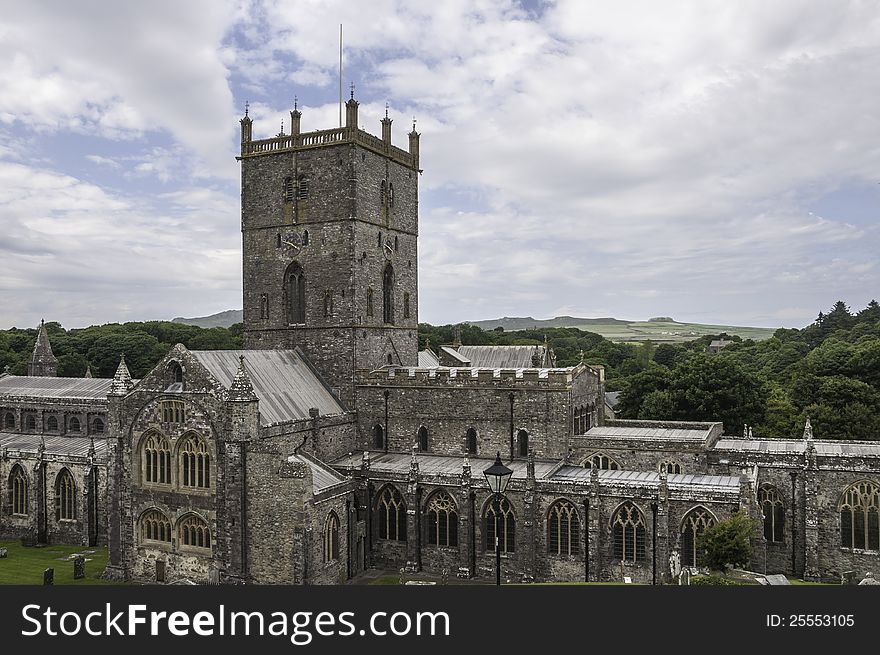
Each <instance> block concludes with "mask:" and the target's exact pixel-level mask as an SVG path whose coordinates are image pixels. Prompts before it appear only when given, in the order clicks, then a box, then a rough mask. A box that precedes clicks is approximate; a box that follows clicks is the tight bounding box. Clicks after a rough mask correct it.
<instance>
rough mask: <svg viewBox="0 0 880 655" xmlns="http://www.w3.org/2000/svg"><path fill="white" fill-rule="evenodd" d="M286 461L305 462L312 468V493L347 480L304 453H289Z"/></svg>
mask: <svg viewBox="0 0 880 655" xmlns="http://www.w3.org/2000/svg"><path fill="white" fill-rule="evenodd" d="M287 461H288V462H300V463H301V464H306V465H307V466H308V467H309V468H310V469H312V493H315V494H317V493H320V492H321V491H323V490H324V489H329V488H330V487H332V486H335V485H337V484H342V483H343V482H347V481H348V480H346V479H345V478H343V477H342V476H340V475H339V474H338V473H336V471H334V470H333V469H331V468H330V467H328V466H325V465H324V464H322V463H321V462H318V461H317V460H315V459H312V458H311V457H306V456H304V455H291V456H290V457H288V458H287Z"/></svg>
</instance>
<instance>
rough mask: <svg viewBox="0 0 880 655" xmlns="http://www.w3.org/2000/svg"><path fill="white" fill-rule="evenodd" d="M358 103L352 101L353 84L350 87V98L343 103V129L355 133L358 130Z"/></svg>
mask: <svg viewBox="0 0 880 655" xmlns="http://www.w3.org/2000/svg"><path fill="white" fill-rule="evenodd" d="M359 104H360V103H358V101H357V100H355V99H354V84H352V85H351V98H350V99H349V101H348V102H346V103H345V127H347V128H348V130H349V131H350V132H357V129H358V105H359Z"/></svg>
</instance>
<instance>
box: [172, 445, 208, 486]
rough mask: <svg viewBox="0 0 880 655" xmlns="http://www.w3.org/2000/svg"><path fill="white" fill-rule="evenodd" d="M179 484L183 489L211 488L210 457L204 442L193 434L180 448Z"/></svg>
mask: <svg viewBox="0 0 880 655" xmlns="http://www.w3.org/2000/svg"><path fill="white" fill-rule="evenodd" d="M180 482H181V484H182V485H183V486H184V487H194V488H197V489H208V488H210V487H211V455H210V454H209V453H208V446H207V445H206V444H205V442H204V441H203V440H202V439H199V438H198V437H197V436H196V435H194V434H190V435H189V436H188V437H186V439H185V440H184V442H183V443H182V444H181V447H180Z"/></svg>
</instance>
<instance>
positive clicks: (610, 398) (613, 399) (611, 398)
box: [605, 391, 621, 409]
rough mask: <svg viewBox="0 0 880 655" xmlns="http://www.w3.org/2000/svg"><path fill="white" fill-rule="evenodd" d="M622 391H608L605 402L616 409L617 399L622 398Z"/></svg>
mask: <svg viewBox="0 0 880 655" xmlns="http://www.w3.org/2000/svg"><path fill="white" fill-rule="evenodd" d="M620 393H621V392H620V391H606V392H605V404H606V405H608V406H609V407H610V408H611V409H615V408H616V407H617V401H618V400H620Z"/></svg>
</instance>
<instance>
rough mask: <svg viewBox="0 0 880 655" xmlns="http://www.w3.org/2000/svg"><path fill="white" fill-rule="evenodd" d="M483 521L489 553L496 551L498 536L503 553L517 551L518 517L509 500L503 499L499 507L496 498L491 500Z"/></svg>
mask: <svg viewBox="0 0 880 655" xmlns="http://www.w3.org/2000/svg"><path fill="white" fill-rule="evenodd" d="M483 519H484V520H485V523H484V525H485V526H486V529H485V534H486V550H487V551H492V552H494V551H495V537H496V536H497V537H498V539H499V541H500V546H501V552H502V553H512V552H513V551H514V550H516V517H515V516H514V514H513V508H512V507H511V506H510V501H509V500H508V499H507V498H504V497H502V498H501V501H500V502H499V503H498V505H497V506H496V504H495V499H494V498H492V499H491V500H489V502H488V503H487V504H486V512H485V514H484V515H483Z"/></svg>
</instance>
